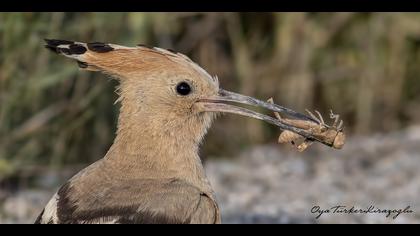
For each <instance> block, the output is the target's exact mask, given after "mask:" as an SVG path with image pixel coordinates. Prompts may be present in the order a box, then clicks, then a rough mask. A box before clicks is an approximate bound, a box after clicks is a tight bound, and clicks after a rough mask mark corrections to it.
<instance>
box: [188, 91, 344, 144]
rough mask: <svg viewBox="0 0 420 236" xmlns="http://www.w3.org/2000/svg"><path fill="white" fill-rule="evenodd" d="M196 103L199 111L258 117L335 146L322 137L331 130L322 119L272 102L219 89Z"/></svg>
mask: <svg viewBox="0 0 420 236" xmlns="http://www.w3.org/2000/svg"><path fill="white" fill-rule="evenodd" d="M230 103H237V104H244V105H251V106H254V107H260V108H265V109H267V110H270V111H272V112H275V113H282V114H285V115H287V116H289V117H291V118H292V119H294V120H296V121H299V122H290V120H291V119H278V118H274V117H272V116H268V115H264V114H261V113H258V112H256V111H253V110H249V109H246V108H243V107H240V106H238V105H234V104H230ZM196 105H197V107H198V109H199V111H200V112H201V111H203V112H222V113H233V114H237V115H242V116H247V117H252V118H255V119H259V120H262V121H265V122H267V123H270V124H273V125H275V126H278V127H279V128H280V129H282V130H287V131H290V132H293V133H295V134H298V135H300V136H302V137H303V138H305V140H307V141H308V142H312V141H318V142H320V143H323V144H325V145H327V146H330V147H334V148H337V147H336V145H334V143H333V142H331V141H330V139H327V138H325V137H324V136H325V135H324V132H325V131H330V130H332V128H331V127H329V126H327V125H325V124H324V123H323V122H322V121H320V120H319V119H317V118H316V117H315V116H313V115H310V116H308V115H305V114H302V113H299V112H296V111H294V110H292V109H289V108H286V107H283V106H280V105H277V104H274V103H272V102H264V101H261V100H258V99H256V98H253V97H249V96H245V95H242V94H238V93H234V92H230V91H226V90H223V89H220V90H219V93H218V95H217V96H214V97H210V98H203V99H199V100H198V101H197V102H196ZM310 114H311V113H310ZM337 119H338V118H337ZM302 122H304V123H307V124H311V127H313V126H319V127H321V128H320V129H319V130H320V131H319V132H318V131H317V130H316V132H314V129H313V128H310V129H308V128H307V127H306V126H302V125H300V124H301V123H302ZM336 122H337V121H336ZM340 126H341V125H340ZM340 132H341V131H340ZM343 142H344V139H343ZM343 144H344V143H343ZM341 146H342V145H341ZM340 148H341V147H340Z"/></svg>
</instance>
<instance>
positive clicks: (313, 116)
mask: <svg viewBox="0 0 420 236" xmlns="http://www.w3.org/2000/svg"><path fill="white" fill-rule="evenodd" d="M305 111H306V112H307V113H308V114H309V115H310V116H311V117H312V118H313V119H314V120H316V121H317V122H318V123H319V124H321V121H320V120H319V119H318V118H317V117H316V116H315V115H314V114H312V112H310V111H309V110H308V109H305Z"/></svg>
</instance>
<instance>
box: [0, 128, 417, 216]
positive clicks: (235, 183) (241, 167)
mask: <svg viewBox="0 0 420 236" xmlns="http://www.w3.org/2000/svg"><path fill="white" fill-rule="evenodd" d="M206 169H207V173H208V177H209V178H210V180H211V183H212V185H213V187H214V189H215V191H216V193H217V197H218V201H219V205H220V208H221V211H222V216H223V222H224V223H420V171H419V170H420V126H414V127H410V128H408V129H406V130H404V131H399V132H394V133H388V134H377V135H372V136H369V137H352V138H349V139H348V142H347V143H346V145H345V146H344V149H342V150H339V151H338V150H333V149H330V148H328V147H323V146H321V145H319V144H316V145H313V146H311V147H310V148H309V150H307V151H306V152H304V153H298V152H297V151H295V150H293V149H292V148H290V147H287V146H285V145H274V144H273V145H265V146H258V147H253V148H250V149H249V150H246V151H244V152H243V153H242V154H240V155H239V157H237V158H232V157H228V156H227V157H219V158H217V159H211V158H210V160H209V161H208V162H207V163H206ZM48 176H50V177H49V178H47V177H46V178H45V179H47V180H48V179H53V178H54V176H55V175H54V174H49V175H48ZM45 179H44V180H45ZM44 182H45V181H44ZM47 182H48V181H47ZM53 182H54V183H50V185H49V186H51V185H53V186H56V185H57V184H58V183H56V182H59V181H53ZM44 186H46V187H44V188H37V189H25V190H19V191H16V192H15V193H13V194H10V193H5V190H4V189H3V190H2V189H0V223H32V222H33V221H34V219H35V218H36V216H37V214H38V213H39V212H40V211H41V209H42V207H43V206H44V205H45V204H46V202H47V201H48V199H49V198H50V197H51V196H52V194H53V192H54V191H55V188H54V187H48V184H44ZM339 205H341V206H345V207H344V208H345V209H350V208H351V207H352V206H354V209H356V210H357V209H367V208H368V207H369V206H373V207H374V209H376V210H378V209H380V210H395V211H397V210H399V209H401V210H403V209H404V208H406V207H409V210H408V211H406V212H405V213H401V214H399V215H398V216H397V217H396V218H395V219H393V218H394V217H395V216H396V214H397V212H391V215H390V216H388V217H386V213H351V214H349V213H338V212H335V213H334V212H333V210H334V209H331V208H332V207H334V206H339ZM316 206H318V207H319V208H318V211H317V212H318V213H312V212H311V211H315V210H316ZM314 207H315V208H314ZM327 209H330V212H329V213H328V212H324V213H323V214H322V215H321V216H320V217H319V218H318V219H317V218H316V217H317V216H318V215H319V213H320V212H319V211H320V210H327ZM340 209H341V208H340ZM410 210H411V212H410Z"/></svg>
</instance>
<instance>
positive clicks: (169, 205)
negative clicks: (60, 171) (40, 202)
mask: <svg viewBox="0 0 420 236" xmlns="http://www.w3.org/2000/svg"><path fill="white" fill-rule="evenodd" d="M102 166H103V164H102V162H101V161H99V162H96V163H94V164H93V165H91V166H90V167H88V168H86V169H85V170H82V171H81V172H80V173H79V174H77V175H76V176H75V177H73V178H72V179H71V180H69V181H68V182H67V183H66V184H64V185H63V186H62V187H61V188H60V189H59V191H58V192H57V193H56V194H55V195H54V197H53V198H52V199H51V200H50V202H49V203H48V204H47V206H46V207H45V208H44V210H43V211H42V213H41V214H40V215H39V216H38V218H37V220H36V222H35V223H58V224H69V223H70V224H71V223H76V224H84V223H146V224H152V223H169V224H185V223H210V224H211V223H219V222H220V217H219V213H218V207H217V204H216V202H215V201H214V200H213V196H211V193H205V192H203V191H201V190H200V189H198V188H197V187H195V186H193V185H191V184H189V183H187V182H186V181H184V180H181V179H176V178H169V179H152V178H150V179H130V178H124V179H122V178H121V179H118V178H117V179H115V178H106V177H104V176H106V175H108V174H109V173H107V171H106V170H105V169H102V168H101V167H102ZM100 172H101V174H98V173H100ZM93 176H95V180H94V179H92V178H93Z"/></svg>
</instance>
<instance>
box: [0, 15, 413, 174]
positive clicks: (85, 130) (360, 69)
mask: <svg viewBox="0 0 420 236" xmlns="http://www.w3.org/2000/svg"><path fill="white" fill-rule="evenodd" d="M419 22H420V14H417V13H0V179H1V176H4V175H6V174H9V173H12V172H13V171H14V170H16V169H19V168H20V167H21V166H25V165H50V167H60V166H61V165H64V164H71V163H73V164H74V163H81V162H82V163H87V162H92V161H94V160H97V159H99V158H101V157H102V156H103V155H104V154H105V152H106V151H107V149H108V147H109V146H110V145H111V143H112V140H113V138H114V132H115V129H116V120H117V114H118V105H113V103H114V101H115V100H116V99H117V96H116V94H115V93H114V90H115V86H116V85H117V83H116V81H113V80H110V79H109V78H107V77H106V76H104V75H102V74H99V73H92V72H85V71H79V70H78V67H77V66H76V65H75V63H72V62H71V61H70V60H66V59H65V58H63V57H57V56H56V55H54V54H51V53H50V52H48V51H47V50H45V49H44V47H43V44H44V42H43V39H44V38H58V39H68V40H76V41H88V42H89V41H103V42H112V43H116V44H122V45H132V46H134V45H136V44H138V43H143V44H149V45H153V46H159V47H162V48H172V49H174V50H176V51H180V52H183V53H185V54H187V55H189V56H190V57H191V58H192V59H193V60H195V61H196V62H198V63H199V64H200V65H202V66H203V67H204V68H205V69H206V70H208V71H209V72H210V74H215V75H218V76H219V78H220V81H221V85H222V86H223V87H224V88H226V89H229V90H232V91H237V92H240V93H243V94H247V95H250V96H255V97H257V98H260V99H267V98H269V97H271V96H273V97H274V99H275V101H276V102H277V103H279V104H282V105H284V106H288V107H290V108H293V109H295V110H299V111H304V109H305V108H308V109H318V110H320V111H321V112H322V113H327V112H328V110H329V109H330V108H332V109H333V110H334V112H336V113H339V114H340V115H341V116H342V118H343V119H344V121H345V125H346V129H347V131H348V132H349V133H358V134H369V133H371V132H376V131H385V132H386V131H390V130H395V129H399V128H402V127H404V126H407V125H409V124H411V123H415V122H418V121H419V118H420V109H419V107H420V99H419V98H420V79H419V78H418V75H419V74H420V66H419V65H420V64H419V63H420V50H419V49H420V24H419ZM244 127H245V128H244ZM277 135H278V131H277V130H276V129H273V127H272V126H270V125H267V124H264V123H262V122H259V121H256V120H252V119H246V118H240V117H237V116H229V115H226V116H223V117H222V118H220V119H219V120H218V121H217V122H216V123H215V125H214V126H213V129H211V131H210V133H209V135H208V137H207V140H206V144H205V145H204V147H203V153H204V154H205V155H209V154H211V155H222V154H232V153H234V152H237V151H239V149H241V148H244V147H247V146H249V145H254V144H258V143H264V142H274V141H275V140H276V136H277ZM226 139H229V140H226Z"/></svg>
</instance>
